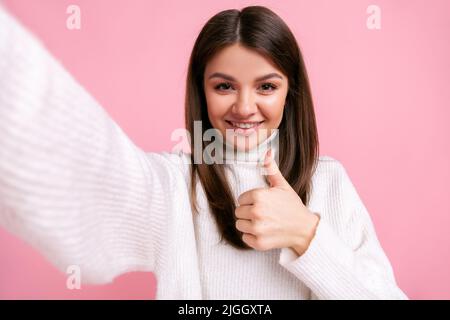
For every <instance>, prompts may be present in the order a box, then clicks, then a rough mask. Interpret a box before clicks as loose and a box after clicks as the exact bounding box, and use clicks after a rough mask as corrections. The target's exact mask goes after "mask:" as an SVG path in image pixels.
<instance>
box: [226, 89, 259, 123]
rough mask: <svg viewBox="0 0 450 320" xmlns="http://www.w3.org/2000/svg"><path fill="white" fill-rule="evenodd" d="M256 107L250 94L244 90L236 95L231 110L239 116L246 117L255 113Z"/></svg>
mask: <svg viewBox="0 0 450 320" xmlns="http://www.w3.org/2000/svg"><path fill="white" fill-rule="evenodd" d="M257 110H258V107H257V106H256V103H255V100H254V99H253V97H252V95H251V94H249V93H246V92H243V93H240V94H239V95H238V97H237V101H236V102H235V103H234V105H233V108H232V112H233V114H235V115H236V116H239V117H240V118H248V117H249V116H251V115H252V114H254V113H256V111H257Z"/></svg>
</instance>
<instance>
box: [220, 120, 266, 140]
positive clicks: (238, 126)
mask: <svg viewBox="0 0 450 320" xmlns="http://www.w3.org/2000/svg"><path fill="white" fill-rule="evenodd" d="M225 122H226V123H227V125H228V127H229V128H230V129H233V130H234V133H236V134H240V135H244V136H249V135H251V134H253V133H255V132H256V131H257V130H258V129H259V127H260V126H261V124H262V123H263V122H264V121H252V122H235V121H229V120H225Z"/></svg>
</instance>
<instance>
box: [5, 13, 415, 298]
mask: <svg viewBox="0 0 450 320" xmlns="http://www.w3.org/2000/svg"><path fill="white" fill-rule="evenodd" d="M185 112H186V114H185V116H186V128H187V129H188V131H189V133H190V134H191V137H194V136H195V134H196V133H195V132H194V131H195V124H196V123H198V121H200V124H201V130H202V131H201V134H203V133H206V131H207V130H209V129H213V128H214V129H215V130H218V131H219V132H220V133H221V136H222V137H225V140H222V142H223V141H225V143H223V145H224V146H225V145H226V146H227V147H229V146H232V148H226V150H225V152H224V153H223V154H224V155H225V160H233V159H236V158H239V159H244V160H240V161H230V163H228V162H226V163H207V162H206V161H200V163H199V161H198V159H195V154H196V153H197V154H200V155H202V154H203V153H204V151H205V150H206V149H207V148H208V146H209V144H210V143H211V142H210V141H208V140H207V139H203V140H202V141H201V143H200V146H199V145H198V144H195V143H194V140H195V139H194V138H193V139H191V147H192V150H193V152H191V153H190V154H189V153H182V152H180V153H153V152H149V153H146V152H143V151H142V150H140V149H139V148H137V147H136V146H135V145H134V144H133V143H132V142H131V141H130V140H129V139H128V138H127V136H126V135H125V134H124V133H123V132H122V130H121V129H120V128H119V127H118V126H117V125H116V123H115V122H113V120H112V119H111V118H110V117H109V116H108V115H107V113H106V112H105V111H104V110H103V109H102V108H101V106H100V105H99V104H98V103H97V102H96V101H95V100H94V99H93V98H92V97H91V96H90V95H89V93H88V92H86V90H85V89H84V88H82V87H81V86H80V85H79V84H78V83H77V82H76V81H75V80H74V79H73V78H72V77H71V75H70V74H69V73H67V71H65V70H64V68H63V67H62V66H61V65H60V64H59V63H58V62H57V61H56V60H55V58H53V57H52V56H51V55H50V54H49V53H48V51H47V50H46V49H45V48H44V46H43V45H42V44H41V43H40V42H39V41H38V40H37V39H36V38H34V37H33V36H32V35H31V34H30V33H28V32H27V31H26V30H25V29H24V28H23V27H21V26H20V25H19V24H18V23H17V22H16V21H15V20H14V19H13V18H12V17H11V16H10V15H8V14H7V13H6V12H5V11H3V10H2V11H0V223H1V225H2V226H4V227H5V228H6V229H8V230H10V231H11V232H13V233H15V234H17V235H18V236H20V237H22V238H23V239H25V240H26V241H28V242H29V243H31V244H32V245H33V246H34V247H35V248H37V249H38V250H39V251H40V252H42V253H43V254H44V255H45V256H46V257H47V258H48V259H50V261H52V263H54V264H55V265H56V266H57V267H58V268H59V269H60V270H62V271H65V270H66V269H67V267H69V266H73V265H75V266H79V267H80V270H81V278H82V281H83V282H85V283H106V282H110V281H112V280H113V279H114V278H115V277H116V276H118V275H120V274H123V273H125V272H128V271H134V270H139V271H152V272H154V273H155V275H156V277H157V280H158V286H157V299H406V298H407V297H406V296H405V294H404V293H403V292H402V291H401V290H400V289H399V288H398V286H397V284H396V281H395V278H394V274H393V270H392V268H391V265H390V262H389V261H388V259H387V257H386V255H385V253H384V251H383V249H382V248H381V246H380V243H379V241H378V239H377V236H376V233H375V230H374V227H373V224H372V222H371V218H370V216H369V214H368V212H367V210H366V208H365V206H364V204H363V203H362V202H361V199H360V198H359V196H358V194H357V192H356V190H355V188H354V186H353V184H352V182H351V181H350V179H349V177H348V175H347V173H346V170H345V169H344V167H343V166H342V164H341V163H340V162H339V161H337V160H335V159H333V158H331V157H326V156H318V138H317V128H316V122H315V116H314V109H313V102H312V98H311V92H310V88H309V84H308V77H307V73H306V70H305V66H304V62H303V58H302V55H301V53H300V51H299V48H298V45H297V42H296V40H295V38H294V36H293V34H292V33H291V32H290V30H289V28H288V27H287V26H286V25H285V23H284V22H283V21H282V20H281V19H280V18H279V17H278V16H277V15H276V14H275V13H273V12H272V11H270V10H269V9H267V8H264V7H259V6H252V7H247V8H244V9H242V10H241V11H238V10H226V11H223V12H220V13H218V14H217V15H215V16H214V17H212V18H211V19H210V20H209V21H208V22H207V23H206V25H205V26H204V27H203V29H202V31H201V33H200V35H199V36H198V38H197V40H196V42H195V45H194V48H193V51H192V55H191V58H190V62H189V72H188V77H187V86H186V106H185ZM230 131H231V132H232V133H235V134H234V135H232V136H231V138H229V135H227V132H230ZM263 131H266V132H269V137H268V138H267V136H266V138H264V135H259V133H260V132H263ZM197 134H198V133H197ZM250 137H257V139H250ZM261 137H263V138H261ZM274 141H278V142H279V143H273V142H274ZM261 147H263V148H262V150H266V149H267V152H264V153H263V154H261V153H260V152H259V150H261ZM264 147H265V148H264ZM235 152H236V153H235ZM275 158H277V159H279V161H278V163H277V162H276V161H275ZM261 168H264V169H266V170H267V171H266V173H267V175H262V174H261V170H260V169H261Z"/></svg>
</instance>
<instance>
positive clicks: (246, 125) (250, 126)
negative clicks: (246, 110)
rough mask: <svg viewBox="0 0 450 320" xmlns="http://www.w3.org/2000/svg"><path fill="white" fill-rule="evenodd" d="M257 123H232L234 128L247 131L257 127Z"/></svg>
mask: <svg viewBox="0 0 450 320" xmlns="http://www.w3.org/2000/svg"><path fill="white" fill-rule="evenodd" d="M258 123H259V122H251V123H240V122H232V124H233V126H234V127H238V128H242V129H249V128H253V127H255V126H257V125H258Z"/></svg>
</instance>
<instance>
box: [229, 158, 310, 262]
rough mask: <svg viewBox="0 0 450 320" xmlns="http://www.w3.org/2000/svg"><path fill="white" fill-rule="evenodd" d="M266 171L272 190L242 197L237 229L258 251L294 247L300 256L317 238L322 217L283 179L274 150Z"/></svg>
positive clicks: (246, 193)
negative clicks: (315, 236)
mask: <svg viewBox="0 0 450 320" xmlns="http://www.w3.org/2000/svg"><path fill="white" fill-rule="evenodd" d="M264 168H265V169H266V170H267V171H268V172H267V173H268V175H267V180H268V181H269V183H270V187H269V188H258V189H252V190H249V191H247V192H244V193H242V194H241V195H240V196H239V198H238V203H239V206H238V207H237V208H236V211H235V214H236V217H237V218H238V220H237V221H236V228H237V229H238V230H240V231H242V232H243V233H244V235H243V237H242V240H243V241H244V242H245V243H246V244H247V245H248V246H250V247H252V248H254V249H256V250H269V249H274V248H292V249H293V250H295V251H296V252H297V254H298V255H299V256H301V255H302V254H303V253H304V252H305V251H306V250H307V249H308V247H309V244H310V242H311V241H312V239H313V237H314V234H315V231H316V227H317V224H318V223H319V216H318V215H317V214H314V213H312V212H311V211H309V210H308V208H307V207H306V206H305V205H304V204H303V202H302V200H301V199H300V197H299V196H298V194H297V193H296V192H295V191H294V189H292V187H291V186H290V185H289V183H288V182H287V181H286V180H285V179H284V177H283V175H282V174H281V172H280V170H279V168H278V166H277V164H276V162H275V160H274V159H273V157H272V155H271V150H269V151H268V152H267V153H266V157H265V160H264Z"/></svg>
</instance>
